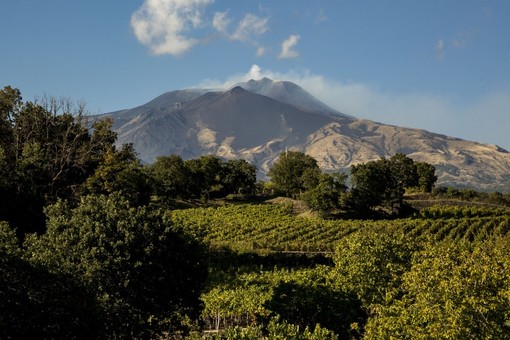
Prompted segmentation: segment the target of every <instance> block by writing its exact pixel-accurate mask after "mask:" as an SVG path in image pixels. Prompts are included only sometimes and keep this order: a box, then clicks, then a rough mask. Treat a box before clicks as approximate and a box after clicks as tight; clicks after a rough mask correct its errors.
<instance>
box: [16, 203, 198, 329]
mask: <svg viewBox="0 0 510 340" xmlns="http://www.w3.org/2000/svg"><path fill="white" fill-rule="evenodd" d="M47 213H48V230H47V232H46V234H44V235H42V236H40V237H37V236H31V237H30V238H29V239H28V240H27V244H26V245H27V248H28V251H29V257H30V258H31V259H33V261H35V263H37V264H40V265H44V266H47V267H48V268H49V269H50V270H51V272H53V273H63V274H66V275H72V276H73V277H75V278H76V280H78V281H80V282H83V284H84V285H85V286H86V287H87V288H88V289H90V291H92V292H94V294H95V296H96V298H97V300H98V301H99V303H100V306H101V308H102V310H103V313H104V321H105V323H106V326H107V330H106V332H107V334H111V336H115V337H126V336H127V337H140V336H150V335H155V334H159V333H160V332H161V331H163V330H169V329H171V328H172V327H173V326H175V322H176V320H175V316H176V313H181V314H182V313H191V315H193V313H196V311H197V307H198V294H199V291H200V288H201V285H202V282H203V280H204V278H205V274H206V272H205V270H206V268H205V267H204V261H203V259H202V255H201V253H202V251H201V247H200V246H199V244H198V243H197V242H195V241H192V240H189V239H187V238H185V237H184V236H183V235H181V234H180V233H179V232H177V231H176V230H175V228H173V227H172V225H171V224H170V223H169V222H167V221H166V219H164V218H163V217H162V213H161V212H160V211H152V210H150V209H149V208H148V207H132V206H130V204H129V203H128V201H126V200H125V199H124V198H122V196H121V195H120V194H115V193H114V194H111V195H110V196H108V197H107V196H87V197H84V198H82V200H81V202H80V204H79V205H78V206H77V207H76V208H73V209H71V208H70V207H69V206H68V205H67V204H65V203H64V202H58V203H57V204H55V205H53V206H51V207H49V208H48V211H47Z"/></svg>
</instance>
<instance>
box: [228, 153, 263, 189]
mask: <svg viewBox="0 0 510 340" xmlns="http://www.w3.org/2000/svg"><path fill="white" fill-rule="evenodd" d="M221 183H222V185H223V188H224V194H225V195H230V194H234V195H241V196H252V195H254V194H255V186H256V183H257V168H256V167H255V166H254V165H252V164H250V163H248V162H247V161H245V160H244V159H231V160H228V161H227V162H225V163H224V165H223V175H222V178H221Z"/></svg>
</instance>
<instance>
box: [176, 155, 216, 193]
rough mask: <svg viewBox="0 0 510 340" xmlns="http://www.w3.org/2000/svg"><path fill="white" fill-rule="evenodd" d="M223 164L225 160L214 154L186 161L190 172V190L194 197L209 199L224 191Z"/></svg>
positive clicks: (185, 163)
mask: <svg viewBox="0 0 510 340" xmlns="http://www.w3.org/2000/svg"><path fill="white" fill-rule="evenodd" d="M222 164H223V161H222V160H221V159H220V158H219V157H217V156H213V155H207V156H201V157H200V158H197V159H189V160H186V161H184V165H185V166H186V168H187V169H188V171H189V173H190V179H189V192H190V194H191V196H192V197H201V198H204V199H208V198H210V197H211V196H215V195H216V194H218V193H221V192H222V190H223V186H222V184H221V177H222V168H223V166H222Z"/></svg>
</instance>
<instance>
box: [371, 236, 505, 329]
mask: <svg viewBox="0 0 510 340" xmlns="http://www.w3.org/2000/svg"><path fill="white" fill-rule="evenodd" d="M509 259H510V243H509V239H508V237H507V238H505V239H502V240H500V241H498V242H496V243H490V244H487V243H480V244H478V245H476V246H474V247H471V246H467V245H466V244H460V243H452V242H446V243H441V244H438V245H431V246H429V247H427V248H426V249H425V250H424V251H422V252H420V253H417V254H416V256H415V257H414V258H413V263H412V267H411V269H410V271H409V272H408V273H406V274H404V276H403V279H402V280H403V282H402V295H400V296H396V297H395V298H394V299H392V300H390V301H389V302H388V303H387V304H385V305H382V306H380V308H378V310H377V315H376V316H375V317H374V318H373V319H371V320H370V321H369V322H368V325H367V332H366V335H365V337H366V338H368V339H381V338H388V337H391V336H393V335H398V336H399V337H401V338H412V339H430V338H434V339H503V338H506V337H507V336H508V334H509V333H508V332H509V329H508V328H507V327H506V326H505V322H507V320H509V317H510V312H509V311H510V299H509V297H510V296H509V294H508V292H509V291H510V290H509V289H510V276H509V275H508V268H509V265H510V262H509Z"/></svg>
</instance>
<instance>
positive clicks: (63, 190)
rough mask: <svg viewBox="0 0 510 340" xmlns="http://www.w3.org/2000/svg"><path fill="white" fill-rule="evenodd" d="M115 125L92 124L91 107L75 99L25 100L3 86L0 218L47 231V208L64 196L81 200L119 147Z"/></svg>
mask: <svg viewBox="0 0 510 340" xmlns="http://www.w3.org/2000/svg"><path fill="white" fill-rule="evenodd" d="M91 124H92V126H93V129H92V131H91V130H90V129H89V127H90V125H91ZM110 128H111V121H110V122H107V121H104V122H102V121H97V122H95V123H92V122H91V121H90V119H89V118H87V117H86V111H85V107H84V106H83V105H78V106H75V105H74V104H73V103H72V102H71V101H69V100H66V99H56V98H44V99H43V100H41V101H40V102H39V103H35V102H26V103H25V102H23V100H22V97H21V94H20V91H19V90H17V89H13V88H10V87H5V88H4V89H2V90H0V132H1V133H0V136H1V137H0V148H1V149H2V152H1V153H2V156H1V157H2V159H3V162H4V165H5V167H3V169H2V175H4V176H5V177H4V179H5V180H4V181H3V183H0V186H1V188H0V195H1V198H2V200H3V202H5V203H4V204H2V205H1V207H0V219H5V220H8V221H9V222H10V223H11V224H12V225H13V226H14V227H16V228H17V230H18V231H19V233H20V234H24V233H26V232H32V231H38V232H42V231H43V230H44V214H43V211H42V210H43V206H44V205H46V204H50V203H53V202H55V201H56V200H57V199H59V198H63V199H73V198H75V196H76V194H77V188H78V187H79V186H80V185H81V184H82V183H83V182H84V181H85V179H86V178H87V177H88V176H89V175H90V174H92V173H93V172H94V170H95V168H96V167H97V166H98V164H99V162H101V160H102V159H103V155H104V153H105V152H106V150H107V149H108V148H111V147H113V142H114V141H115V134H114V133H113V132H111V130H110ZM6 183H7V184H6ZM2 184H3V185H2Z"/></svg>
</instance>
